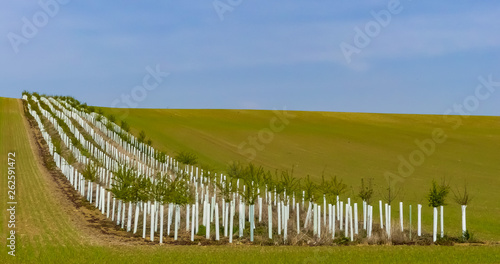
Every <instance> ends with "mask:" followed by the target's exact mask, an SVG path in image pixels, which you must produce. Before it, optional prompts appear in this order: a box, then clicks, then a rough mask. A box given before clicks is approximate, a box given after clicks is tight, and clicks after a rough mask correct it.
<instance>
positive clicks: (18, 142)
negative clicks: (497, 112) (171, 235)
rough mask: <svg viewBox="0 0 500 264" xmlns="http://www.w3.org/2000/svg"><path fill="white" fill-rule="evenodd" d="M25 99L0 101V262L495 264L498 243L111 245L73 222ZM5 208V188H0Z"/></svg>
mask: <svg viewBox="0 0 500 264" xmlns="http://www.w3.org/2000/svg"><path fill="white" fill-rule="evenodd" d="M20 104H21V102H20V100H16V99H6V98H0V157H1V159H0V160H1V162H0V171H1V175H2V177H1V178H0V185H1V186H7V177H6V176H5V175H6V173H5V172H6V171H7V161H6V160H7V153H8V152H10V151H15V152H16V175H17V177H16V201H17V202H18V204H17V207H16V228H15V231H16V246H17V247H16V257H11V256H10V255H8V254H7V247H6V242H5V241H6V237H7V232H9V231H10V229H9V228H8V227H7V221H8V215H7V214H6V213H2V215H1V218H0V239H1V240H2V243H1V250H0V263H158V262H166V263H183V262H185V263H221V262H225V263H230V262H234V263H255V262H260V263H326V262H342V263H360V262H361V261H367V262H368V261H369V262H370V263H401V262H405V263H429V262H431V261H432V262H433V263H498V262H499V259H500V247H499V246H475V247H464V246H455V247H442V246H422V247H419V246H415V247H409V246H394V247H390V246H352V247H288V246H281V247H259V246H241V245H240V246H236V245H235V246H210V247H202V246H165V245H155V246H147V245H146V246H110V245H106V244H103V243H98V242H96V241H95V240H94V239H93V238H92V237H91V236H89V235H88V234H85V233H84V232H83V231H82V230H81V226H78V225H77V224H75V222H73V221H72V217H71V215H72V211H71V210H67V211H65V210H64V209H63V207H62V206H61V203H62V202H63V201H61V200H60V199H59V198H61V197H58V191H57V189H56V188H55V187H54V186H52V182H51V181H50V178H48V177H47V176H46V175H44V168H43V167H41V165H40V163H39V162H37V159H36V155H38V152H37V150H35V149H32V148H31V147H30V144H29V133H30V132H29V131H28V130H27V127H25V124H24V121H23V116H22V115H23V113H22V108H21V107H20ZM1 190H2V191H1V192H0V203H1V206H0V208H1V210H2V212H6V208H7V205H6V203H7V191H6V188H1Z"/></svg>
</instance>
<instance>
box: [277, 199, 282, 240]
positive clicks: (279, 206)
mask: <svg viewBox="0 0 500 264" xmlns="http://www.w3.org/2000/svg"><path fill="white" fill-rule="evenodd" d="M277 206H278V208H277V210H276V211H277V214H278V235H281V211H282V209H281V203H277Z"/></svg>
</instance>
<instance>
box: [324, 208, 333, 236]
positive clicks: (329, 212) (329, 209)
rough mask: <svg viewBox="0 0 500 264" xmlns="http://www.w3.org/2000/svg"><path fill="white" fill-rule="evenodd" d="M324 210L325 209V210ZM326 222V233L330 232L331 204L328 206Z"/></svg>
mask: <svg viewBox="0 0 500 264" xmlns="http://www.w3.org/2000/svg"><path fill="white" fill-rule="evenodd" d="M325 210H326V208H325ZM327 215H328V221H327V231H328V232H332V204H328V214H327Z"/></svg>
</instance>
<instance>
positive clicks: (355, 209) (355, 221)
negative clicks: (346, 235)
mask: <svg viewBox="0 0 500 264" xmlns="http://www.w3.org/2000/svg"><path fill="white" fill-rule="evenodd" d="M354 234H356V235H357V234H358V204H357V203H354Z"/></svg>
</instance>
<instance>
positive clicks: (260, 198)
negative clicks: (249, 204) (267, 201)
mask: <svg viewBox="0 0 500 264" xmlns="http://www.w3.org/2000/svg"><path fill="white" fill-rule="evenodd" d="M259 222H262V197H259Z"/></svg>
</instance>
